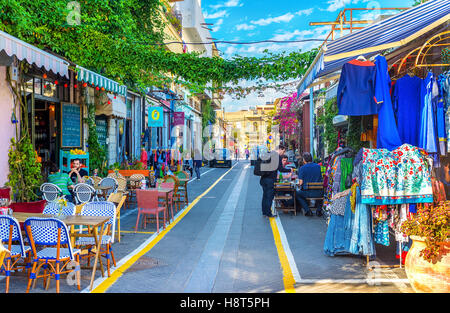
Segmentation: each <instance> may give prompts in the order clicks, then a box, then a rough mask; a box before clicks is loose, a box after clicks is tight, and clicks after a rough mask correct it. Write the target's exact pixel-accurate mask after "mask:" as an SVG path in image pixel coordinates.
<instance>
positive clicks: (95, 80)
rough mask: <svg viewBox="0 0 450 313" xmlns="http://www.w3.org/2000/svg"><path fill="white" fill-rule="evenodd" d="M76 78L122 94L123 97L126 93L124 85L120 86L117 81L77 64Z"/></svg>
mask: <svg viewBox="0 0 450 313" xmlns="http://www.w3.org/2000/svg"><path fill="white" fill-rule="evenodd" d="M77 80H78V81H82V82H85V83H88V84H91V85H94V86H96V87H99V88H104V89H105V90H107V91H110V92H112V93H116V94H119V95H122V96H124V97H126V95H127V87H126V86H121V85H120V84H119V83H118V82H116V81H114V80H111V79H109V78H106V77H104V76H102V75H100V74H97V73H95V72H93V71H90V70H88V69H85V68H83V67H81V66H79V65H77Z"/></svg>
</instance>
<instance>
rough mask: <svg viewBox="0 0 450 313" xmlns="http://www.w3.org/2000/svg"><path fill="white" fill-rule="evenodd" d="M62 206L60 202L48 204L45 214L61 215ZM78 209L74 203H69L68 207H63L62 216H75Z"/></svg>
mask: <svg viewBox="0 0 450 313" xmlns="http://www.w3.org/2000/svg"><path fill="white" fill-rule="evenodd" d="M59 209H60V205H59V203H58V202H47V204H46V205H45V208H44V211H42V213H43V214H49V215H50V214H52V215H57V214H59ZM75 211H76V207H75V204H73V203H72V202H67V205H66V206H64V207H62V210H61V214H62V215H75Z"/></svg>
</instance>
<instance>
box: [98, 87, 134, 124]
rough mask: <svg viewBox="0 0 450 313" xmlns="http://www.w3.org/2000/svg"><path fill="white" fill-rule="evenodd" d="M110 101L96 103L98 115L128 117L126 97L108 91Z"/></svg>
mask: <svg viewBox="0 0 450 313" xmlns="http://www.w3.org/2000/svg"><path fill="white" fill-rule="evenodd" d="M107 95H108V100H109V103H108V102H106V103H104V104H99V105H96V107H95V114H96V115H102V114H104V115H107V116H113V117H117V118H127V105H126V104H125V98H124V97H122V96H116V97H115V98H116V99H114V95H113V94H110V93H108V94H107Z"/></svg>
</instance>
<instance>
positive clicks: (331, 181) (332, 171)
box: [324, 156, 342, 204]
mask: <svg viewBox="0 0 450 313" xmlns="http://www.w3.org/2000/svg"><path fill="white" fill-rule="evenodd" d="M341 159H342V156H337V157H335V158H333V159H332V160H331V162H330V167H329V169H328V171H327V177H328V182H327V190H326V193H325V198H324V204H330V203H331V202H330V201H331V199H332V198H333V185H334V180H335V174H336V172H337V168H338V164H339V163H340V160H341Z"/></svg>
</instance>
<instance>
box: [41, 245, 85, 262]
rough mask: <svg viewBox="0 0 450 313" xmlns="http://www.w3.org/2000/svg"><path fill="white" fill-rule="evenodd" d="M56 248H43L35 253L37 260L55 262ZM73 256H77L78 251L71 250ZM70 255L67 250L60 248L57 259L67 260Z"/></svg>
mask: <svg viewBox="0 0 450 313" xmlns="http://www.w3.org/2000/svg"><path fill="white" fill-rule="evenodd" d="M56 250H57V249H56V248H44V249H42V250H41V251H39V252H38V253H37V257H38V258H39V259H47V260H56ZM72 252H73V255H76V254H79V253H80V252H81V250H80V249H73V250H72ZM69 258H70V253H69V249H67V248H60V253H59V259H69Z"/></svg>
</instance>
